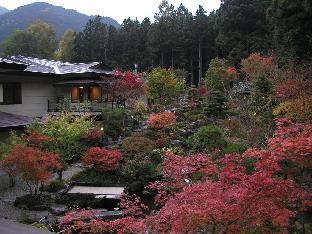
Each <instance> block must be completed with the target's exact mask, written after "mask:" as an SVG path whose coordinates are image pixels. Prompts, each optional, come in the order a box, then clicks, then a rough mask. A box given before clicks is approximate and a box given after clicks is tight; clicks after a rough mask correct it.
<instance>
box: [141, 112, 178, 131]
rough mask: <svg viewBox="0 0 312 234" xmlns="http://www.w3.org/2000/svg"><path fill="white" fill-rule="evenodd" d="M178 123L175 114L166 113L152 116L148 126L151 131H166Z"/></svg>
mask: <svg viewBox="0 0 312 234" xmlns="http://www.w3.org/2000/svg"><path fill="white" fill-rule="evenodd" d="M175 123H176V115H175V113H173V112H169V111H165V112H161V113H158V114H155V113H153V114H151V115H150V117H149V119H148V122H147V126H148V127H149V128H151V129H164V128H168V127H170V126H172V125H174V124H175Z"/></svg>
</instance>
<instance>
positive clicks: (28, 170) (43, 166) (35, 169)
mask: <svg viewBox="0 0 312 234" xmlns="http://www.w3.org/2000/svg"><path fill="white" fill-rule="evenodd" d="M1 167H2V168H3V169H4V170H5V171H6V172H7V173H8V174H11V175H14V176H19V177H20V178H21V179H22V180H24V181H25V182H26V184H27V186H28V188H29V192H30V194H32V195H37V194H38V192H39V187H40V186H41V185H42V183H44V182H46V181H47V180H48V179H49V178H50V177H51V176H52V171H53V170H60V169H61V163H60V161H59V156H58V155H57V154H55V153H50V152H46V151H42V150H40V149H38V148H34V147H27V146H23V145H17V146H15V147H14V148H13V150H12V151H11V153H10V154H9V155H8V156H7V157H6V158H5V159H4V160H3V161H2V162H1Z"/></svg>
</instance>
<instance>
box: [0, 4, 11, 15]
mask: <svg viewBox="0 0 312 234" xmlns="http://www.w3.org/2000/svg"><path fill="white" fill-rule="evenodd" d="M9 11H10V10H9V9H7V8H5V7H2V6H0V15H3V14H5V13H7V12H9Z"/></svg>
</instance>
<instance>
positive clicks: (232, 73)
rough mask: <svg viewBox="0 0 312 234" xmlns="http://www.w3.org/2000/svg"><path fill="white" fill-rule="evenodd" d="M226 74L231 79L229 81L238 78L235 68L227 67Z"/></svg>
mask: <svg viewBox="0 0 312 234" xmlns="http://www.w3.org/2000/svg"><path fill="white" fill-rule="evenodd" d="M226 73H227V74H228V76H229V77H230V78H231V79H233V80H234V79H237V78H238V77H239V72H238V71H237V70H236V68H235V67H228V68H227V69H226Z"/></svg>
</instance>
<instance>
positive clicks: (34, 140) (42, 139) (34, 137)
mask: <svg viewBox="0 0 312 234" xmlns="http://www.w3.org/2000/svg"><path fill="white" fill-rule="evenodd" d="M26 141H27V142H28V144H29V145H33V146H39V145H40V144H42V143H47V142H52V141H53V138H52V137H49V136H45V135H43V134H41V133H39V132H37V131H33V132H31V133H30V134H29V135H28V136H26Z"/></svg>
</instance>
